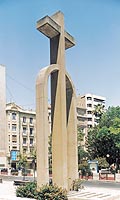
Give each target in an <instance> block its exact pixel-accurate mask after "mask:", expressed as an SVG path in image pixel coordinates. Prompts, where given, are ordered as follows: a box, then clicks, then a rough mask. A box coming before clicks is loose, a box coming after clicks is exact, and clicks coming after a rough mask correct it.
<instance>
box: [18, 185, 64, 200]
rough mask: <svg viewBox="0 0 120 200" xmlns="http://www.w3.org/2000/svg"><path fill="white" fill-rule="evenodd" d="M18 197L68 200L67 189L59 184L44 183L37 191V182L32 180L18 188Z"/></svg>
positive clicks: (39, 199)
mask: <svg viewBox="0 0 120 200" xmlns="http://www.w3.org/2000/svg"><path fill="white" fill-rule="evenodd" d="M16 195H17V197H27V198H34V199H38V200H46V199H47V200H60V199H61V200H62V199H64V200H68V198H67V191H66V190H65V189H63V188H61V187H58V186H57V185H50V186H49V185H48V184H46V185H43V186H42V187H40V188H39V191H37V183H35V182H31V183H28V184H26V185H25V186H19V187H18V188H17V190H16Z"/></svg>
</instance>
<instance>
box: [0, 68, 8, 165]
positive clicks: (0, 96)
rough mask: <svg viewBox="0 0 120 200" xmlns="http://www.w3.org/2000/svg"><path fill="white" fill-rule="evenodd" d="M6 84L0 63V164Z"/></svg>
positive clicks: (1, 162)
mask: <svg viewBox="0 0 120 200" xmlns="http://www.w3.org/2000/svg"><path fill="white" fill-rule="evenodd" d="M5 87H6V84H5V67H4V66H3V65H0V165H1V167H5V166H6V150H7V149H6V148H7V144H6V143H7V137H6V93H5V91H6V89H5Z"/></svg>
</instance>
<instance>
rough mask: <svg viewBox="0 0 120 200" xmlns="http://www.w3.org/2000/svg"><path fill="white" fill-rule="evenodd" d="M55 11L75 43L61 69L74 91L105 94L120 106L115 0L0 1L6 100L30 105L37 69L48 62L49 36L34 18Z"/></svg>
mask: <svg viewBox="0 0 120 200" xmlns="http://www.w3.org/2000/svg"><path fill="white" fill-rule="evenodd" d="M57 11H61V12H63V13H64V19H65V30H66V31H67V32H69V33H70V34H71V35H72V36H73V37H74V38H75V41H76V45H75V46H74V47H72V48H70V49H68V50H67V51H66V69H67V71H68V73H69V74H70V76H71V78H72V80H73V82H74V85H75V88H76V93H77V95H84V94H86V93H92V94H96V95H100V96H104V97H106V106H120V91H119V90H120V89H119V87H120V1H119V0H74V1H73V0H71V1H70V0H0V64H2V65H5V67H6V99H7V103H8V102H15V103H16V104H18V105H20V106H22V107H24V108H27V109H31V108H33V109H34V108H35V106H36V105H35V104H36V103H35V102H36V99H35V95H36V92H35V84H36V77H37V74H38V73H39V71H40V70H41V69H42V68H43V67H45V66H48V65H49V63H50V59H49V54H50V48H49V47H50V44H49V39H48V38H47V37H45V36H44V35H43V34H42V33H40V32H38V31H37V30H36V22H37V21H38V20H39V19H41V18H42V17H44V16H46V15H49V16H51V15H53V14H54V13H56V12H57Z"/></svg>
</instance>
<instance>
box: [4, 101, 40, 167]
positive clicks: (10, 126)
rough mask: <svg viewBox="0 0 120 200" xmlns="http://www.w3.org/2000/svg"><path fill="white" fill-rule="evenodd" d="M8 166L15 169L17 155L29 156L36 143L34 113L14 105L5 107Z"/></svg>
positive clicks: (10, 104)
mask: <svg viewBox="0 0 120 200" xmlns="http://www.w3.org/2000/svg"><path fill="white" fill-rule="evenodd" d="M6 118H7V134H8V137H7V138H8V141H7V143H8V151H7V158H8V163H9V166H11V167H16V162H17V154H18V153H23V152H25V153H26V155H30V153H31V152H32V150H33V148H34V147H35V143H36V141H35V140H36V136H35V134H36V113H35V111H33V110H24V109H23V108H22V107H20V106H18V105H16V104H15V103H8V104H7V105H6Z"/></svg>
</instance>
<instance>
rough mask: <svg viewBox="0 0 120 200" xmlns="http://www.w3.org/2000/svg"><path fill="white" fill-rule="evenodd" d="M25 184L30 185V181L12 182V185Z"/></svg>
mask: <svg viewBox="0 0 120 200" xmlns="http://www.w3.org/2000/svg"><path fill="white" fill-rule="evenodd" d="M26 183H30V181H28V180H25V181H22V180H14V185H26Z"/></svg>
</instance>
